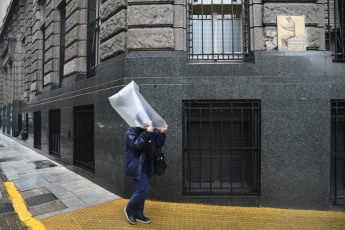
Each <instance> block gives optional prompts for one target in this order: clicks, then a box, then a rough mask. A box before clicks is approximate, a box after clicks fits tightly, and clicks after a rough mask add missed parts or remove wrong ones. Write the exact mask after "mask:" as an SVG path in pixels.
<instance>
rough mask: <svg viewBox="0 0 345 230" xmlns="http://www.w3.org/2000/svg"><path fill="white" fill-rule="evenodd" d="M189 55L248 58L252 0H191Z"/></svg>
mask: <svg viewBox="0 0 345 230" xmlns="http://www.w3.org/2000/svg"><path fill="white" fill-rule="evenodd" d="M187 2H188V4H187V17H188V25H187V29H188V36H187V39H188V42H187V50H188V57H189V59H211V60H218V59H225V60H231V59H233V60H236V59H241V60H244V59H248V58H249V52H250V48H249V3H248V0H238V1H226V0H224V1H212V0H188V1H187Z"/></svg>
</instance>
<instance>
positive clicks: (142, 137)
mask: <svg viewBox="0 0 345 230" xmlns="http://www.w3.org/2000/svg"><path fill="white" fill-rule="evenodd" d="M148 138H149V133H148V132H147V131H146V130H145V131H143V132H142V133H140V134H137V133H135V132H133V131H129V132H128V133H127V135H126V143H127V145H128V147H129V148H130V149H132V150H134V151H135V152H137V151H139V150H142V149H143V148H144V146H145V142H146V141H147V139H148Z"/></svg>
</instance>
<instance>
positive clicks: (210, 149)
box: [209, 103, 213, 193]
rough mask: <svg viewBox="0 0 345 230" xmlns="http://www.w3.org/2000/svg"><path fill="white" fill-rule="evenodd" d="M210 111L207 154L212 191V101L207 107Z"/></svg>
mask: <svg viewBox="0 0 345 230" xmlns="http://www.w3.org/2000/svg"><path fill="white" fill-rule="evenodd" d="M209 111H210V128H209V135H210V139H209V140H210V143H209V155H210V175H209V178H210V192H211V193H212V147H213V142H212V103H210V107H209Z"/></svg>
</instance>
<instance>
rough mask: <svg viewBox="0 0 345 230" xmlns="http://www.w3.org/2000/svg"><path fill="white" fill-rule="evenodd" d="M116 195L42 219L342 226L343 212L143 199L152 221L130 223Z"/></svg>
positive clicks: (91, 224) (56, 223) (48, 223)
mask: <svg viewBox="0 0 345 230" xmlns="http://www.w3.org/2000/svg"><path fill="white" fill-rule="evenodd" d="M127 202H128V200H125V199H119V200H114V201H110V202H107V203H104V204H100V205H96V206H92V207H89V208H85V209H80V210H77V211H73V212H69V213H66V214H61V215H58V216H54V217H49V218H46V219H43V220H41V222H42V223H43V224H44V225H45V227H46V228H47V229H54V230H56V229H64V230H65V229H73V230H77V229H212V230H214V229H289V230H292V229H345V213H344V212H323V211H305V210H292V209H273V208H245V207H229V206H226V207H224V206H212V205H201V204H180V203H167V202H156V201H146V204H145V216H147V217H149V218H150V219H151V221H152V223H151V224H147V225H145V224H142V223H137V224H136V225H130V224H129V223H128V222H127V219H126V217H125V214H124V211H123V209H124V207H125V206H126V204H127Z"/></svg>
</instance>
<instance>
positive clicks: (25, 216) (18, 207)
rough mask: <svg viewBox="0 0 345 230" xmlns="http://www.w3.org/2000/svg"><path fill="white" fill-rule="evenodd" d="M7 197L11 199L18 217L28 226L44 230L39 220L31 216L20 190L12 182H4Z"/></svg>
mask: <svg viewBox="0 0 345 230" xmlns="http://www.w3.org/2000/svg"><path fill="white" fill-rule="evenodd" d="M4 185H5V187H6V190H7V193H8V195H10V197H9V199H10V200H11V201H12V203H13V206H14V209H15V211H16V213H17V214H18V217H19V219H20V220H21V221H22V222H23V223H24V224H25V225H26V226H27V227H29V228H32V229H34V230H45V227H44V226H43V225H42V223H41V222H39V221H37V220H36V219H35V218H33V217H32V215H31V213H30V212H29V211H28V209H27V207H26V204H25V202H24V199H23V197H22V195H21V194H20V192H18V190H17V189H16V187H15V186H14V184H13V183H12V182H4Z"/></svg>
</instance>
